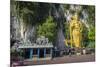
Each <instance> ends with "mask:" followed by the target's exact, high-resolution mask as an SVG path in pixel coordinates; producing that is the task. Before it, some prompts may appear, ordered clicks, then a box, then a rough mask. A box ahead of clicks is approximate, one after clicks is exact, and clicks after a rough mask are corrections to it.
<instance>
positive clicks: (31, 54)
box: [30, 48, 33, 59]
mask: <svg viewBox="0 0 100 67" xmlns="http://www.w3.org/2000/svg"><path fill="white" fill-rule="evenodd" d="M32 56H33V49H32V48H30V59H32Z"/></svg>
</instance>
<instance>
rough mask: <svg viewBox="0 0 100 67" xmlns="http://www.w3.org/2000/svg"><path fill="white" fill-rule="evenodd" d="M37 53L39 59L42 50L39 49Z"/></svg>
mask: <svg viewBox="0 0 100 67" xmlns="http://www.w3.org/2000/svg"><path fill="white" fill-rule="evenodd" d="M37 53H38V58H39V56H40V49H39V48H38V52H37Z"/></svg>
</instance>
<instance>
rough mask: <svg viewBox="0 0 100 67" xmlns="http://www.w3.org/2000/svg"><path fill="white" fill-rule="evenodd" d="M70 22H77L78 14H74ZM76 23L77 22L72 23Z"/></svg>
mask: <svg viewBox="0 0 100 67" xmlns="http://www.w3.org/2000/svg"><path fill="white" fill-rule="evenodd" d="M72 20H74V21H78V13H75V14H74V16H72ZM74 23H77V22H74Z"/></svg>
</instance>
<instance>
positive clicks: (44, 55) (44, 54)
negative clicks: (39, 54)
mask: <svg viewBox="0 0 100 67" xmlns="http://www.w3.org/2000/svg"><path fill="white" fill-rule="evenodd" d="M45 58H46V48H44V59H45ZM45 63H46V62H45V60H44V64H45Z"/></svg>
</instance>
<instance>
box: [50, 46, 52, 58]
mask: <svg viewBox="0 0 100 67" xmlns="http://www.w3.org/2000/svg"><path fill="white" fill-rule="evenodd" d="M50 55H51V58H52V48H51V49H50Z"/></svg>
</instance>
